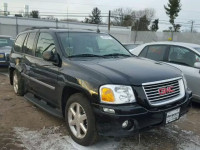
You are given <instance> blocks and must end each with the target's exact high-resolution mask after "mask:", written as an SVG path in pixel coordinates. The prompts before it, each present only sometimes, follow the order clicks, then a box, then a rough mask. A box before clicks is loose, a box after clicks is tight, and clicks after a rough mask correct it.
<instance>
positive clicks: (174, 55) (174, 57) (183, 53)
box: [168, 46, 200, 67]
mask: <svg viewBox="0 0 200 150" xmlns="http://www.w3.org/2000/svg"><path fill="white" fill-rule="evenodd" d="M199 58H200V57H199V56H198V55H196V54H195V53H194V52H192V51H191V50H189V49H187V48H184V47H179V46H171V48H170V52H169V58H168V61H169V62H171V63H176V64H180V65H185V66H190V67H194V64H195V62H198V61H199Z"/></svg>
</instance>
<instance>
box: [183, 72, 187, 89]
mask: <svg viewBox="0 0 200 150" xmlns="http://www.w3.org/2000/svg"><path fill="white" fill-rule="evenodd" d="M182 77H183V82H184V86H185V89H187V88H188V87H187V80H186V78H185V75H184V74H182Z"/></svg>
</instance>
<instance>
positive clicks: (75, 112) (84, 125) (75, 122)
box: [68, 103, 88, 139]
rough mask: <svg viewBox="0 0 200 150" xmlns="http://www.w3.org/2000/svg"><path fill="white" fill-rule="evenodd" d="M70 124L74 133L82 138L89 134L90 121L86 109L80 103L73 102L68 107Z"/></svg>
mask: <svg viewBox="0 0 200 150" xmlns="http://www.w3.org/2000/svg"><path fill="white" fill-rule="evenodd" d="M68 124H69V127H70V130H71V131H72V133H73V135H74V136H75V137H76V138H78V139H82V138H84V137H85V135H86V134H87V130H88V121H87V116H86V113H85V110H84V109H83V107H82V106H81V105H80V104H79V103H72V104H71V105H70V107H69V109H68Z"/></svg>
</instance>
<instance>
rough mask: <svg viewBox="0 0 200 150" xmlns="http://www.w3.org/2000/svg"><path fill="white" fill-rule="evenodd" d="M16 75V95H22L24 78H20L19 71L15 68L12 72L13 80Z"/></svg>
mask: <svg viewBox="0 0 200 150" xmlns="http://www.w3.org/2000/svg"><path fill="white" fill-rule="evenodd" d="M15 75H16V76H17V80H18V91H17V93H16V94H17V95H19V96H23V95H24V80H23V79H22V77H21V75H20V73H19V71H17V70H15V71H14V72H13V81H14V76H15Z"/></svg>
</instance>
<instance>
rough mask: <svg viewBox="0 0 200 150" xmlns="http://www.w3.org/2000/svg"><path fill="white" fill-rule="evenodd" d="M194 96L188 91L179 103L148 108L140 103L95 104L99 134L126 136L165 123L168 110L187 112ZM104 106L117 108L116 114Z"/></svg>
mask: <svg viewBox="0 0 200 150" xmlns="http://www.w3.org/2000/svg"><path fill="white" fill-rule="evenodd" d="M191 98H192V92H190V91H188V92H187V93H186V96H185V97H184V98H183V99H182V100H180V102H179V103H175V104H173V105H170V106H169V107H167V108H164V109H163V108H160V109H155V110H154V109H152V110H148V109H146V108H144V107H142V106H140V105H139V104H134V105H131V106H130V105H129V106H110V105H109V106H108V105H94V107H93V109H94V114H95V117H96V127H97V130H98V133H99V135H103V136H112V137H126V136H131V135H133V134H134V133H137V132H140V131H142V130H146V129H151V128H153V127H155V126H162V125H165V119H166V112H169V111H171V110H174V109H176V108H180V117H181V116H182V115H184V114H185V113H187V111H188V109H189V106H190V103H191ZM103 108H110V109H114V110H115V114H112V113H107V112H104V111H103ZM126 120H128V121H129V126H128V127H127V128H125V129H124V128H122V124H123V122H124V121H126Z"/></svg>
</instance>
